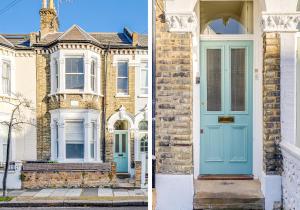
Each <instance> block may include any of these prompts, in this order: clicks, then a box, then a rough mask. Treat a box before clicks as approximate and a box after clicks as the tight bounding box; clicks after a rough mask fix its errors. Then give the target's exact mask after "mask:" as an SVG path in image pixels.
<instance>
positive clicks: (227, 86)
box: [200, 41, 252, 174]
mask: <svg viewBox="0 0 300 210" xmlns="http://www.w3.org/2000/svg"><path fill="white" fill-rule="evenodd" d="M200 45H201V49H200V52H201V58H200V60H201V62H200V63H201V83H200V94H201V96H200V100H201V101H200V113H201V116H200V121H201V122H200V123H201V137H200V138H201V139H200V141H201V142H200V147H201V148H200V173H201V174H252V42H251V41H205V42H201V44H200Z"/></svg>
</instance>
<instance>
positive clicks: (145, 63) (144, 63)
mask: <svg viewBox="0 0 300 210" xmlns="http://www.w3.org/2000/svg"><path fill="white" fill-rule="evenodd" d="M142 71H146V72H147V78H148V81H149V68H148V61H142V62H141V65H140V72H139V74H140V83H139V91H140V96H141V97H148V94H149V83H148V86H145V87H143V86H142V80H143V78H142ZM148 81H147V82H148ZM143 89H144V90H146V91H147V94H145V93H143Z"/></svg>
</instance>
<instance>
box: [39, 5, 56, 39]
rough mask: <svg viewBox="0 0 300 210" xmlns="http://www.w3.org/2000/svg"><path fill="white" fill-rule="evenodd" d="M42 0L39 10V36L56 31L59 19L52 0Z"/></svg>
mask: <svg viewBox="0 0 300 210" xmlns="http://www.w3.org/2000/svg"><path fill="white" fill-rule="evenodd" d="M47 2H48V0H42V3H43V6H42V9H41V10H40V17H41V21H40V32H41V37H43V36H45V35H47V34H48V33H55V32H58V29H59V21H58V17H57V13H56V9H55V4H54V0H49V2H48V3H49V4H47Z"/></svg>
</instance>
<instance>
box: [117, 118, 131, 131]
mask: <svg viewBox="0 0 300 210" xmlns="http://www.w3.org/2000/svg"><path fill="white" fill-rule="evenodd" d="M114 129H115V130H128V122H127V121H125V120H118V121H117V122H116V123H115V125H114Z"/></svg>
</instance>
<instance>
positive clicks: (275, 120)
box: [263, 33, 282, 175]
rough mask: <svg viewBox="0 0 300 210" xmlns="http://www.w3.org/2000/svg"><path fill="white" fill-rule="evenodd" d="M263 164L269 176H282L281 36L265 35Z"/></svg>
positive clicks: (274, 34) (275, 34)
mask: <svg viewBox="0 0 300 210" xmlns="http://www.w3.org/2000/svg"><path fill="white" fill-rule="evenodd" d="M263 65H264V70H263V162H264V171H265V173H266V174H267V175H280V174H281V172H282V155H281V150H280V145H279V144H280V141H281V134H280V132H281V131H280V36H279V34H277V33H265V34H264V64H263Z"/></svg>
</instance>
